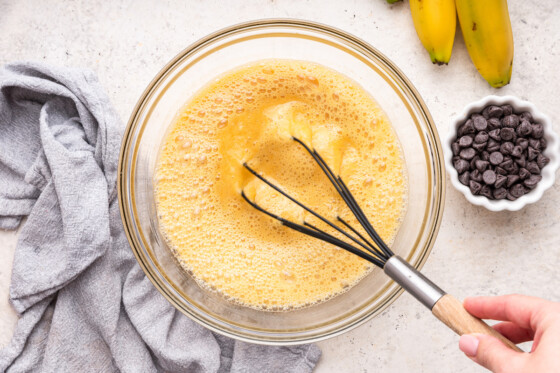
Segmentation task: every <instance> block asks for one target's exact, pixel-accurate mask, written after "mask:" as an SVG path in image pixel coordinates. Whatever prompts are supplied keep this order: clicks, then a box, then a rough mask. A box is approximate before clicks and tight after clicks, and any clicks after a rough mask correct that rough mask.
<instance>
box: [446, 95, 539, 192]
mask: <svg viewBox="0 0 560 373" xmlns="http://www.w3.org/2000/svg"><path fill="white" fill-rule="evenodd" d="M543 135H544V127H543V125H542V124H540V123H535V122H534V121H533V117H532V116H531V114H530V113H528V112H524V113H521V114H516V113H514V112H513V107H512V106H511V105H503V106H494V105H491V106H487V107H485V108H484V110H482V112H481V113H475V114H472V115H471V116H470V118H469V119H467V121H466V122H465V123H463V124H462V125H461V126H460V127H459V128H458V130H457V138H456V140H455V141H454V142H453V144H452V145H451V148H452V150H453V166H454V167H455V169H456V170H457V173H458V174H459V180H460V181H461V183H462V184H464V185H466V186H468V187H469V188H470V190H471V193H472V194H474V195H482V196H485V197H487V198H489V199H504V198H507V199H509V200H511V201H513V200H515V199H517V198H519V197H521V196H522V195H524V194H527V193H529V192H530V191H531V190H532V189H534V188H535V187H536V186H537V184H538V182H539V181H541V179H542V176H541V170H542V168H543V167H544V166H546V164H547V163H548V162H549V161H550V160H549V159H548V158H547V157H546V156H544V155H543V154H542V152H543V151H544V149H545V148H546V140H545V138H544V136H543Z"/></svg>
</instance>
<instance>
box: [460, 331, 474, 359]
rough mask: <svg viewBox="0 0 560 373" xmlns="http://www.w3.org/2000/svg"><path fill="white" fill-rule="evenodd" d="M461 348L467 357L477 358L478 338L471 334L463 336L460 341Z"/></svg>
mask: <svg viewBox="0 0 560 373" xmlns="http://www.w3.org/2000/svg"><path fill="white" fill-rule="evenodd" d="M459 348H460V349H461V351H463V352H464V353H465V354H466V355H467V356H470V357H475V356H476V350H478V338H476V337H475V336H474V335H470V334H464V335H462V336H461V338H460V339H459Z"/></svg>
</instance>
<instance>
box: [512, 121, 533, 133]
mask: <svg viewBox="0 0 560 373" xmlns="http://www.w3.org/2000/svg"><path fill="white" fill-rule="evenodd" d="M532 130H533V129H532V127H531V123H529V122H527V121H526V120H524V121H523V122H521V124H520V125H519V126H518V127H517V129H516V132H517V134H518V135H519V136H529V135H530V134H531V131H532Z"/></svg>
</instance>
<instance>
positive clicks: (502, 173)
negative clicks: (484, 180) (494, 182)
mask: <svg viewBox="0 0 560 373" xmlns="http://www.w3.org/2000/svg"><path fill="white" fill-rule="evenodd" d="M494 171H496V173H497V174H498V175H507V172H506V170H504V169H503V168H501V167H496V168H495V169H494Z"/></svg>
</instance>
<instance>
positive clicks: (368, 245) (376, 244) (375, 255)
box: [241, 137, 394, 268]
mask: <svg viewBox="0 0 560 373" xmlns="http://www.w3.org/2000/svg"><path fill="white" fill-rule="evenodd" d="M292 139H293V140H294V141H296V142H297V143H299V144H300V145H301V146H303V147H304V148H305V150H306V151H307V152H308V153H309V154H310V155H311V156H312V157H313V159H314V160H315V162H316V163H317V164H318V165H319V167H320V168H321V170H322V171H323V173H324V174H325V175H326V176H327V178H328V179H329V181H330V182H331V184H332V185H333V186H334V188H335V189H336V191H337V192H338V194H339V195H340V196H341V198H342V199H343V200H344V202H345V203H346V205H347V206H348V208H349V209H350V211H351V212H352V214H353V215H354V217H355V218H356V220H357V221H358V222H359V223H360V225H361V226H362V228H363V229H364V231H365V232H366V233H367V235H368V236H369V238H370V240H371V241H370V240H368V239H367V238H366V237H364V235H363V234H361V233H360V232H358V231H357V230H356V229H355V228H354V227H352V226H351V225H350V224H349V223H348V222H346V221H345V220H344V219H342V218H341V217H337V220H338V221H339V222H340V223H342V225H344V226H345V227H346V228H348V229H349V230H350V231H351V232H352V234H351V233H349V232H347V231H345V230H344V229H342V228H341V227H340V226H339V225H337V224H335V223H333V222H331V221H330V220H328V219H326V218H325V217H323V216H321V215H320V214H318V213H317V212H315V211H313V210H312V209H310V208H309V207H307V206H305V205H304V204H303V203H301V202H299V201H298V200H296V199H295V198H294V197H292V196H290V195H289V194H288V193H286V192H284V191H283V190H282V189H280V188H279V187H278V186H276V185H274V184H273V183H272V182H270V181H268V180H267V179H266V178H265V177H263V176H262V175H260V174H259V173H258V172H257V171H255V170H254V169H252V168H251V167H250V166H249V165H248V164H247V163H244V164H243V166H244V167H245V168H246V169H247V170H248V171H249V172H250V173H252V174H253V175H255V176H256V177H257V178H258V179H260V180H261V181H263V182H264V183H266V184H267V185H268V186H270V187H271V188H273V189H274V190H276V191H277V192H278V193H280V194H281V195H283V196H284V197H286V198H288V199H289V200H290V201H292V202H294V203H295V204H297V205H298V206H300V207H301V208H303V209H304V210H305V211H307V212H309V213H310V214H312V215H313V216H315V217H316V218H318V219H319V220H321V221H322V222H323V223H325V224H327V225H328V226H330V227H331V228H333V229H335V230H336V231H337V232H339V233H341V234H342V235H343V236H345V237H346V238H348V239H349V240H351V241H352V242H353V243H354V244H355V245H358V246H359V247H361V248H363V249H364V250H365V251H364V250H361V249H359V248H358V247H356V246H355V245H353V244H350V243H348V242H346V241H343V240H341V239H339V238H337V237H335V236H333V235H332V234H330V233H327V232H325V231H324V230H322V229H319V228H317V227H316V226H314V225H312V224H309V223H308V222H305V221H304V223H303V224H299V223H294V222H292V221H290V220H287V219H284V218H282V217H281V216H278V215H276V214H273V213H272V212H270V211H267V210H266V209H264V208H262V207H261V206H259V205H258V204H257V203H255V202H254V201H251V200H250V199H249V198H248V197H247V195H246V194H245V192H244V191H243V190H242V191H241V196H242V197H243V198H244V199H245V201H247V202H248V203H249V204H250V205H251V206H253V207H254V208H255V209H257V210H258V211H260V212H263V213H265V214H266V215H268V216H270V217H272V218H274V219H276V220H278V221H279V222H280V223H281V224H283V225H285V226H286V227H288V228H291V229H293V230H295V231H298V232H301V233H303V234H306V235H308V236H311V237H315V238H318V239H320V240H322V241H324V242H328V243H330V244H332V245H335V246H338V247H340V248H341V249H344V250H347V251H349V252H351V253H352V254H355V255H358V256H359V257H361V258H362V259H365V260H367V261H369V262H371V263H373V264H375V265H376V266H378V267H380V268H383V267H384V265H385V263H386V262H387V260H389V258H390V257H392V256H393V255H394V254H393V252H392V251H391V249H389V247H388V246H387V245H386V244H385V242H383V240H382V239H381V237H379V235H378V234H377V232H376V231H375V229H374V228H373V227H372V225H371V224H370V222H369V220H368V219H367V217H366V216H365V214H364V212H363V211H362V209H361V208H360V206H359V205H358V203H357V202H356V199H355V198H354V196H353V195H352V193H350V190H349V189H348V187H347V186H346V184H345V183H344V181H342V178H341V177H340V176H337V175H336V174H335V173H334V172H333V171H332V170H331V169H330V167H329V166H328V165H327V163H326V162H325V161H324V159H323V158H322V157H321V155H319V153H317V151H315V150H314V149H311V148H309V147H308V146H307V145H306V144H305V143H304V142H303V141H301V140H299V139H298V138H296V137H292ZM372 241H373V242H372Z"/></svg>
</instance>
